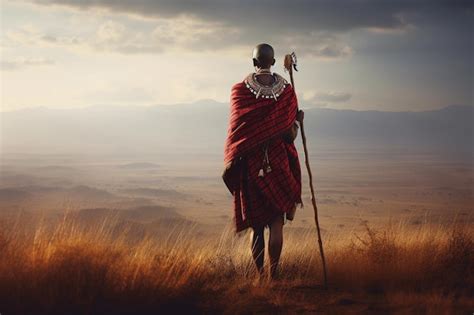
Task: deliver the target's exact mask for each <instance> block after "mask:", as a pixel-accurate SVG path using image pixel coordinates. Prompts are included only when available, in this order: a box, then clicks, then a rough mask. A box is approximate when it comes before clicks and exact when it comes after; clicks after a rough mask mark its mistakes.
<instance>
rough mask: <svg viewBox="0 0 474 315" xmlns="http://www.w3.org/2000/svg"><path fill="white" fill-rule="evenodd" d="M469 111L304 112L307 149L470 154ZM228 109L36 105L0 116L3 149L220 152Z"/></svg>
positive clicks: (473, 114) (472, 116)
mask: <svg viewBox="0 0 474 315" xmlns="http://www.w3.org/2000/svg"><path fill="white" fill-rule="evenodd" d="M473 109H474V107H472V106H461V105H453V106H448V107H445V108H443V109H439V110H432V111H424V112H381V111H354V110H335V109H325V108H311V109H306V110H305V128H306V133H307V137H308V139H309V141H310V143H311V145H312V147H314V146H316V147H318V146H323V145H327V146H331V147H334V148H343V147H351V148H353V147H360V146H363V147H372V148H393V149H401V150H403V149H407V150H415V149H427V150H449V151H453V152H462V153H467V154H469V155H472V152H473V122H474V110H473ZM228 110H229V108H228V104H225V103H218V102H215V101H212V100H206V101H199V102H196V103H191V104H178V105H160V106H152V107H137V106H135V107H134V106H129V107H116V106H94V107H87V108H82V109H48V108H36V109H25V110H19V111H13V112H4V113H1V119H2V120H1V123H2V128H1V131H2V151H4V152H22V153H87V154H94V153H98V154H102V153H104V154H121V153H126V152H135V153H139V154H147V153H153V154H157V153H160V152H167V153H182V152H195V153H204V152H208V153H216V154H220V153H221V152H222V149H223V143H224V140H225V136H226V132H227V122H228Z"/></svg>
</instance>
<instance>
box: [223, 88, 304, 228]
mask: <svg viewBox="0 0 474 315" xmlns="http://www.w3.org/2000/svg"><path fill="white" fill-rule="evenodd" d="M297 111H298V102H297V99H296V94H295V92H294V90H293V87H292V86H291V85H289V84H288V85H287V86H286V87H285V89H284V90H283V92H281V95H280V96H279V98H278V100H276V101H275V100H274V99H271V98H270V99H267V98H258V99H256V98H255V95H254V94H253V93H252V92H250V91H249V90H248V89H247V88H246V86H245V83H243V82H241V83H237V84H235V85H234V86H233V87H232V94H231V102H230V118H229V129H228V133H227V140H226V143H225V150H224V164H225V165H226V166H227V167H228V166H229V165H230V164H232V167H231V168H230V169H231V171H229V172H227V175H226V176H225V177H224V181H225V183H226V185H227V187H228V188H229V190H230V192H231V193H232V195H233V196H234V212H235V216H234V219H235V227H236V231H237V232H239V231H242V230H244V229H246V228H248V227H254V228H258V227H262V226H265V225H267V224H269V223H270V222H271V220H273V218H274V217H275V216H277V215H282V214H283V213H285V212H289V211H292V210H293V209H294V208H295V205H296V204H301V205H302V200H301V169H300V163H299V159H298V152H297V151H296V148H295V145H294V144H293V143H287V142H285V141H284V140H283V138H282V134H284V133H285V132H287V131H288V129H290V128H291V126H292V125H293V123H294V122H295V119H296V113H297ZM265 144H266V145H268V149H267V150H268V158H269V162H270V167H271V171H270V172H268V173H266V174H265V176H263V177H259V176H258V174H259V171H260V169H261V168H262V164H263V160H264V151H263V146H264V145H265Z"/></svg>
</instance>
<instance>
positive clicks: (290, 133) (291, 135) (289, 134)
mask: <svg viewBox="0 0 474 315" xmlns="http://www.w3.org/2000/svg"><path fill="white" fill-rule="evenodd" d="M303 119H304V112H303V111H302V110H299V111H298V113H297V114H296V121H298V122H299V123H301V122H302V121H303ZM296 121H295V122H294V123H293V125H292V126H291V127H290V129H288V130H287V131H286V132H285V133H284V134H283V140H285V142H286V143H292V142H293V141H295V139H296V137H297V136H298V128H299V127H298V124H297V123H296Z"/></svg>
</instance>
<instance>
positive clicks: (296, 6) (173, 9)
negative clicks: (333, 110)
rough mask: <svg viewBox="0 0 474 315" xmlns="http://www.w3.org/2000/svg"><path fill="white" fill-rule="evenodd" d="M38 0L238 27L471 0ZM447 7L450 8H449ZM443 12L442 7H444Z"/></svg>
mask: <svg viewBox="0 0 474 315" xmlns="http://www.w3.org/2000/svg"><path fill="white" fill-rule="evenodd" d="M30 1H32V2H36V3H39V4H46V5H47V4H58V5H66V6H70V7H75V8H79V9H91V8H102V9H107V10H110V11H115V12H121V13H132V14H137V15H140V16H144V17H151V18H153V17H177V16H181V15H189V16H194V17H197V18H201V19H205V20H210V21H218V22H221V23H224V24H230V25H234V26H235V25H236V26H239V27H244V26H245V27H249V28H254V29H257V28H263V29H265V30H269V29H272V28H274V31H275V32H279V31H280V30H281V29H282V28H284V29H300V30H317V31H321V30H330V31H348V30H351V29H357V28H382V29H384V28H386V29H393V28H401V27H404V26H406V23H407V21H405V19H404V14H410V13H413V12H416V13H420V15H423V12H425V13H428V14H432V13H435V15H436V14H440V13H442V14H444V15H446V14H449V12H454V11H456V12H467V13H470V14H472V8H473V5H472V1H467V0H465V1H452V0H442V1H440V0H437V1H436V0H434V1H428V0H413V1H409V0H400V1H392V0H365V1H362V0H347V1H341V0H335V1H326V0H323V1H315V0H301V1H282V0H275V1H249V0H243V1H235V0H232V1H230V0H207V1H205V0H204V1H191V0H188V1H173V0H129V1H116V0H30ZM448 11H449V12H448ZM443 12H444V13H443Z"/></svg>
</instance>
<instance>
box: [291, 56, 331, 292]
mask: <svg viewBox="0 0 474 315" xmlns="http://www.w3.org/2000/svg"><path fill="white" fill-rule="evenodd" d="M296 64H297V60H296V54H295V53H294V52H292V53H291V54H288V55H286V56H285V70H286V71H288V73H289V74H290V80H291V85H292V86H293V89H295V82H294V79H293V69H294V70H295V71H298V69H297V68H296ZM300 129H301V138H302V140H303V149H304V161H305V164H306V169H307V171H308V177H309V187H310V189H311V203H312V204H313V209H314V222H315V223H316V230H317V232H318V243H319V252H320V253H321V261H322V264H323V273H324V287H325V288H327V286H328V278H327V271H326V259H325V258H324V250H323V241H322V240H321V230H320V228H319V220H318V207H317V206H316V198H315V197H314V187H313V174H312V173H311V167H310V165H309V159H308V148H307V146H306V135H305V132H304V125H303V120H301V121H300Z"/></svg>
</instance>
